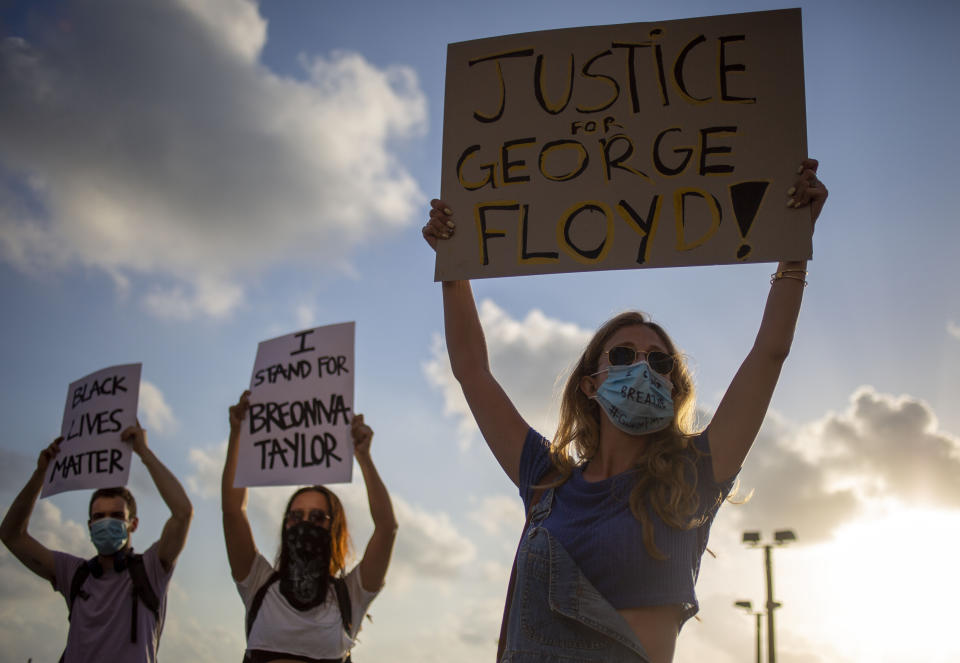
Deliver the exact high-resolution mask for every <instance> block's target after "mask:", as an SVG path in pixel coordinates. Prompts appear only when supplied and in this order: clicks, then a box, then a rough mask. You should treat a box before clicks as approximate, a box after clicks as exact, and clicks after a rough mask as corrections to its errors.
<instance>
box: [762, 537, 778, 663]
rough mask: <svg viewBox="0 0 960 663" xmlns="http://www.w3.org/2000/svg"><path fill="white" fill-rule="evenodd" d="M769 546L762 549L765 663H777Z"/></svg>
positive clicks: (774, 607) (774, 606)
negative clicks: (765, 622) (765, 621)
mask: <svg viewBox="0 0 960 663" xmlns="http://www.w3.org/2000/svg"><path fill="white" fill-rule="evenodd" d="M770 548H771V546H770V545H766V546H764V547H763V555H764V562H765V565H766V567H767V663H777V654H776V650H775V648H774V642H773V611H774V610H776V608H777V604H776V603H775V602H774V600H773V563H772V562H771V559H770V558H771V554H770Z"/></svg>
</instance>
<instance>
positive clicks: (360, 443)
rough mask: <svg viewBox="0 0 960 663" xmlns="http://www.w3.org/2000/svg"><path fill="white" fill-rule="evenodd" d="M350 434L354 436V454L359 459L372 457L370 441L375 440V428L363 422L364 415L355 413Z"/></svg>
mask: <svg viewBox="0 0 960 663" xmlns="http://www.w3.org/2000/svg"><path fill="white" fill-rule="evenodd" d="M350 435H352V436H353V455H354V456H356V458H357V460H361V459H367V458H369V457H370V443H371V442H372V441H373V429H372V428H370V427H369V426H367V425H366V424H365V423H363V415H362V414H357V415H354V417H353V421H351V422H350Z"/></svg>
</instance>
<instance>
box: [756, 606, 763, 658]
mask: <svg viewBox="0 0 960 663" xmlns="http://www.w3.org/2000/svg"><path fill="white" fill-rule="evenodd" d="M754 614H755V615H756V617H757V663H763V661H761V660H760V652H761V649H760V618H761V617H763V613H762V612H756V613H754Z"/></svg>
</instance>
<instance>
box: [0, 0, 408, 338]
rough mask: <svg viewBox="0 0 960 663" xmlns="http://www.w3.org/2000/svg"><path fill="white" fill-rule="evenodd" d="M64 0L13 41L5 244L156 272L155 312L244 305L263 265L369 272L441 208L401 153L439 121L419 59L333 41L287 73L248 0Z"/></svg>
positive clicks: (120, 273)
mask: <svg viewBox="0 0 960 663" xmlns="http://www.w3.org/2000/svg"><path fill="white" fill-rule="evenodd" d="M50 11H51V13H55V15H53V16H49V17H48V19H49V20H48V23H47V24H45V25H42V26H41V27H40V29H38V30H37V31H36V34H31V35H28V36H27V37H23V36H17V37H7V38H5V39H4V40H3V41H0V89H3V91H4V93H3V95H2V96H0V144H2V145H3V146H4V147H3V150H2V152H0V194H2V195H0V201H2V202H0V256H2V257H3V258H4V259H5V260H7V261H8V262H11V263H12V264H14V265H16V266H17V267H19V268H21V269H23V270H27V271H31V270H32V271H36V272H41V271H46V270H49V269H51V268H59V269H66V268H69V267H71V266H75V265H81V266H92V267H95V268H97V269H100V270H102V271H104V272H105V273H107V274H109V275H110V276H111V277H112V278H113V279H114V281H115V282H116V283H117V284H118V287H121V289H123V288H126V287H128V286H129V284H130V283H131V277H136V276H141V277H150V278H151V279H152V280H153V282H154V283H156V284H157V285H154V286H153V287H152V288H151V289H150V290H149V291H148V292H146V293H145V294H144V295H143V296H142V303H143V306H144V307H145V308H146V309H147V310H148V311H150V312H151V313H153V314H155V315H157V316H161V317H166V318H173V319H184V318H190V317H194V316H197V315H209V316H225V315H227V314H229V313H230V312H231V311H233V310H234V309H236V308H237V307H238V306H240V305H241V304H242V302H243V299H244V290H243V280H244V277H249V275H251V274H252V273H255V272H256V271H259V270H263V269H268V268H269V267H270V266H272V265H275V264H279V263H284V264H287V263H289V262H291V261H294V262H295V261H298V260H305V259H307V258H309V260H310V264H311V265H320V266H323V267H325V268H328V269H335V270H344V269H349V255H350V251H349V249H350V248H351V247H353V246H356V245H357V244H359V243H361V242H363V241H365V240H367V239H369V238H371V237H379V236H382V235H383V234H384V232H385V231H390V230H391V229H396V228H399V227H402V226H404V225H405V224H407V223H408V221H409V219H410V218H411V215H412V213H413V212H414V211H415V209H416V208H417V207H418V206H419V205H420V204H421V202H422V200H423V198H424V196H423V195H422V193H421V192H420V190H419V187H418V186H417V184H416V182H415V180H414V179H413V177H412V176H411V175H410V173H409V172H408V171H407V170H406V169H405V168H404V167H403V165H402V164H401V162H400V160H399V159H398V158H397V156H396V155H395V154H394V153H393V152H392V151H391V148H390V147H388V145H391V144H392V142H393V141H395V140H396V139H406V138H411V137H416V136H419V135H421V134H422V133H423V131H424V129H425V126H426V100H425V97H424V95H423V93H422V91H421V90H420V86H419V83H418V81H417V79H416V75H415V73H414V72H413V70H412V69H410V68H409V67H405V66H399V65H394V66H388V67H386V68H382V69H381V68H377V67H374V66H373V65H371V64H370V63H369V62H367V61H366V60H365V59H364V58H363V56H361V55H359V54H357V53H349V52H333V53H330V54H328V55H326V56H316V57H311V56H302V57H301V59H300V62H299V66H300V75H299V77H297V78H295V77H292V76H288V75H280V74H277V73H273V72H271V71H269V70H268V69H267V68H266V67H264V66H263V65H262V64H261V63H260V61H259V56H260V53H261V50H262V48H263V46H264V43H265V40H266V34H267V30H266V23H265V21H264V20H263V18H262V17H261V16H260V15H259V13H258V11H257V7H256V5H255V4H254V3H252V2H249V1H248V0H204V1H203V2H187V1H186V0H182V1H181V2H166V1H164V0H148V1H145V2H138V3H129V2H124V1H122V0H113V1H110V2H102V3H98V4H96V5H88V4H86V3H79V2H67V3H61V4H58V5H57V7H56V8H55V9H52V10H50ZM161 36H162V38H161ZM134 283H136V281H135V280H134Z"/></svg>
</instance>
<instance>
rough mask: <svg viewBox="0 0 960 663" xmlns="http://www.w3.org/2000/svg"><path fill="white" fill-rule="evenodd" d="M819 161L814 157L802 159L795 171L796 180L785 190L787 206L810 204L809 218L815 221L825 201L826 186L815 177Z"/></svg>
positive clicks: (794, 206) (795, 206)
mask: <svg viewBox="0 0 960 663" xmlns="http://www.w3.org/2000/svg"><path fill="white" fill-rule="evenodd" d="M819 165H820V163H819V162H818V161H817V160H816V159H804V160H803V161H802V162H801V163H800V169H799V170H798V171H797V180H796V182H794V184H793V186H792V187H790V188H789V189H788V190H787V196H789V199H788V200H787V207H793V208H797V207H806V206H807V205H809V206H810V220H811V221H812V222H813V223H816V222H817V217H819V216H820V211H821V210H822V209H823V204H824V203H825V202H827V195H828V193H829V192H828V191H827V187H826V186H824V184H823V182H821V181H820V180H818V179H817V167H818V166H819Z"/></svg>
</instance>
